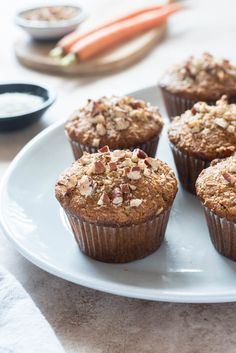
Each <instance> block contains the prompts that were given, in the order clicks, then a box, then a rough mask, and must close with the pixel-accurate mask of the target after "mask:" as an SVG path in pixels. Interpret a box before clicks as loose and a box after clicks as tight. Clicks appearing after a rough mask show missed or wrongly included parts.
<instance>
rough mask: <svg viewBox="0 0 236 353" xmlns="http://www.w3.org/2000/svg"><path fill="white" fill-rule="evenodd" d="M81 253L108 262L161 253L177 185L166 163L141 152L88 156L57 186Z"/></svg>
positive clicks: (77, 162)
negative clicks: (155, 252) (160, 248)
mask: <svg viewBox="0 0 236 353" xmlns="http://www.w3.org/2000/svg"><path fill="white" fill-rule="evenodd" d="M55 190H56V198H57V199H58V201H59V202H60V204H61V206H62V207H63V209H64V211H65V213H66V215H67V217H68V220H69V222H70V224H71V228H72V231H73V233H74V235H75V239H76V240H77V242H78V244H79V247H80V249H81V250H82V251H83V252H84V253H85V254H86V255H88V256H90V257H92V258H94V259H96V260H100V261H104V262H114V263H115V262H116V263H118V262H128V261H132V260H136V259H140V258H143V257H145V256H147V255H149V254H151V253H152V252H154V251H155V250H157V249H158V248H159V246H160V245H161V242H162V240H163V237H164V234H165V229H166V225H167V221H168V218H169V213H170V209H171V206H172V203H173V201H174V198H175V195H176V192H177V182H176V178H175V175H174V173H173V171H172V170H171V169H170V168H169V167H168V165H167V164H165V163H163V162H162V161H160V160H158V159H154V158H151V157H148V156H147V155H146V153H145V152H144V151H142V150H140V149H135V150H134V151H133V152H131V151H129V150H115V151H113V152H110V150H109V148H108V146H105V147H103V148H101V149H100V150H99V151H98V153H93V154H89V153H86V152H85V153H84V155H83V156H82V157H81V158H80V159H78V160H77V161H76V162H75V163H74V164H73V165H72V167H71V168H69V169H67V170H66V171H65V172H64V173H63V174H62V175H61V176H60V177H59V179H58V181H57V183H56V188H55Z"/></svg>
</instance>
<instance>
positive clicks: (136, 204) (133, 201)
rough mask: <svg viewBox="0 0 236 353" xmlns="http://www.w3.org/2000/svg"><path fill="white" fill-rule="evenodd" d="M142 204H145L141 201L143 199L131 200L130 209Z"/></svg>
mask: <svg viewBox="0 0 236 353" xmlns="http://www.w3.org/2000/svg"><path fill="white" fill-rule="evenodd" d="M142 202H143V200H141V199H133V200H130V207H138V206H140V205H141V203H142Z"/></svg>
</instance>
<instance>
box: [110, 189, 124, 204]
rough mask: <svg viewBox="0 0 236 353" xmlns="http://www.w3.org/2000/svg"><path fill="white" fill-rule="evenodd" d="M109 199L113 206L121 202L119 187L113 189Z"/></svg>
mask: <svg viewBox="0 0 236 353" xmlns="http://www.w3.org/2000/svg"><path fill="white" fill-rule="evenodd" d="M111 199H112V203H113V204H114V205H119V204H121V203H122V202H123V195H122V191H121V189H120V188H119V187H116V188H114V190H113V191H112V194H111Z"/></svg>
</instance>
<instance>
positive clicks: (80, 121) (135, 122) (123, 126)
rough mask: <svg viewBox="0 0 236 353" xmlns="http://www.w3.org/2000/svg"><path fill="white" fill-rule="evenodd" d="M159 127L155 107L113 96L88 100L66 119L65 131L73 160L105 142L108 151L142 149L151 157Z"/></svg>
mask: <svg viewBox="0 0 236 353" xmlns="http://www.w3.org/2000/svg"><path fill="white" fill-rule="evenodd" d="M162 127H163V120H162V118H161V116H160V113H159V109H158V108H157V107H153V106H151V105H150V104H149V103H145V102H144V101H142V100H137V99H134V98H132V97H129V96H125V97H117V96H112V97H110V98H107V97H102V98H100V99H98V100H91V99H89V100H88V102H87V104H86V105H85V106H84V107H82V108H80V109H79V110H77V111H76V112H75V113H74V114H73V116H72V117H71V118H70V120H69V121H67V123H66V125H65V130H66V132H67V135H68V137H69V141H70V143H71V146H72V149H73V152H74V156H75V159H78V158H79V157H81V156H82V155H83V152H84V151H87V152H90V153H94V152H97V150H98V149H99V148H101V147H102V146H105V145H107V146H109V147H110V149H111V150H115V149H126V148H129V149H131V150H132V149H134V148H141V149H143V150H144V151H145V152H146V153H147V154H148V155H149V156H151V157H154V156H155V154H156V150H157V145H158V141H159V135H160V133H161V130H162Z"/></svg>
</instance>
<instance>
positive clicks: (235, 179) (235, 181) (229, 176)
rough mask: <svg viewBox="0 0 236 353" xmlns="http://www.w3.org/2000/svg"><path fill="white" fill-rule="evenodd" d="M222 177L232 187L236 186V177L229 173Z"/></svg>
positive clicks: (224, 173) (223, 174)
mask: <svg viewBox="0 0 236 353" xmlns="http://www.w3.org/2000/svg"><path fill="white" fill-rule="evenodd" d="M222 176H223V177H224V179H225V180H226V181H227V182H228V183H229V184H231V185H232V186H236V177H235V176H233V175H232V174H230V173H228V172H223V173H222Z"/></svg>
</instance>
